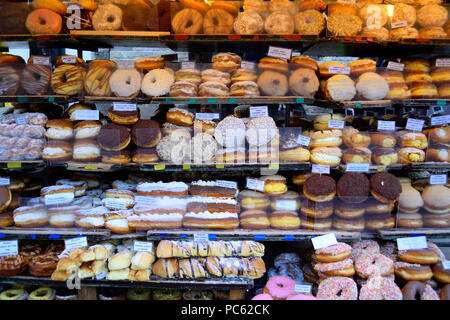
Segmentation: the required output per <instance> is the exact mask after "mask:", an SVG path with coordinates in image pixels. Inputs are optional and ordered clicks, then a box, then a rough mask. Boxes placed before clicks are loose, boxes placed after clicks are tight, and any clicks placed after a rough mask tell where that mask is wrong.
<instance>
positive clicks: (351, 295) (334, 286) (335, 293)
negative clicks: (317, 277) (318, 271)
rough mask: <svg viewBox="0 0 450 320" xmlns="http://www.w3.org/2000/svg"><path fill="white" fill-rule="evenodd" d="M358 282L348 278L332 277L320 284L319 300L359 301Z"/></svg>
mask: <svg viewBox="0 0 450 320" xmlns="http://www.w3.org/2000/svg"><path fill="white" fill-rule="evenodd" d="M357 298H358V287H357V285H356V282H355V281H353V280H352V279H350V278H346V277H331V278H327V279H325V280H323V281H322V282H321V283H320V284H319V288H318V291H317V299H318V300H357Z"/></svg>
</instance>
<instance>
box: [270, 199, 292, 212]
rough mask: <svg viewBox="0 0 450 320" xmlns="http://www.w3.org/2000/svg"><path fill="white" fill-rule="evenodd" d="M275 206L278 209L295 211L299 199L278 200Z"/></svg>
mask: <svg viewBox="0 0 450 320" xmlns="http://www.w3.org/2000/svg"><path fill="white" fill-rule="evenodd" d="M275 207H276V208H277V210H288V211H295V210H297V201H295V200H277V201H276V202H275Z"/></svg>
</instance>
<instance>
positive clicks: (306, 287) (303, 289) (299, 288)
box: [294, 284, 311, 294]
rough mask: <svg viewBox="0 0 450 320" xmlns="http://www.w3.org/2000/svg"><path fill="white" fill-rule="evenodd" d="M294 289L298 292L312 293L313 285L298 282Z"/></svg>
mask: <svg viewBox="0 0 450 320" xmlns="http://www.w3.org/2000/svg"><path fill="white" fill-rule="evenodd" d="M294 291H295V292H297V293H304V294H310V293H311V286H310V285H309V284H296V285H295V288H294Z"/></svg>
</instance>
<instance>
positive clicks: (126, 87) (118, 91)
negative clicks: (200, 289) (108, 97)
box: [109, 69, 142, 97]
mask: <svg viewBox="0 0 450 320" xmlns="http://www.w3.org/2000/svg"><path fill="white" fill-rule="evenodd" d="M141 83H142V76H141V74H140V73H139V72H138V71H137V70H135V69H131V70H116V71H114V72H113V74H112V75H111V77H110V78H109V86H110V88H111V91H112V92H113V93H114V94H115V95H116V96H118V97H131V96H134V95H136V94H137V93H139V90H141Z"/></svg>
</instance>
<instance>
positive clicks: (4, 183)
mask: <svg viewBox="0 0 450 320" xmlns="http://www.w3.org/2000/svg"><path fill="white" fill-rule="evenodd" d="M10 183H11V182H10V179H9V177H1V178H0V186H9V184H10Z"/></svg>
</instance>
